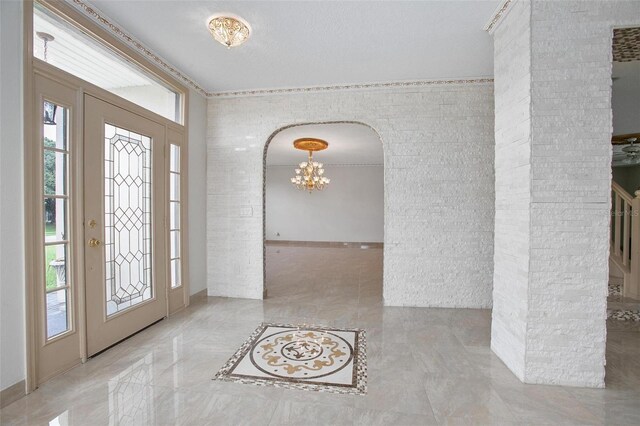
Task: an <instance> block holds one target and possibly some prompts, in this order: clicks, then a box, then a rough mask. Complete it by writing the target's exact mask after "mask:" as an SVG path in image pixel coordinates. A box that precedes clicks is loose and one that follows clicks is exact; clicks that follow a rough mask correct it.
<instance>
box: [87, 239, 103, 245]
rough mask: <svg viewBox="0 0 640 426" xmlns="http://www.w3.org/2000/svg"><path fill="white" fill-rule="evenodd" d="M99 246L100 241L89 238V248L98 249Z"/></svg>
mask: <svg viewBox="0 0 640 426" xmlns="http://www.w3.org/2000/svg"><path fill="white" fill-rule="evenodd" d="M100 244H101V243H100V240H97V239H95V238H91V239H90V240H89V247H98V246H99V245H100Z"/></svg>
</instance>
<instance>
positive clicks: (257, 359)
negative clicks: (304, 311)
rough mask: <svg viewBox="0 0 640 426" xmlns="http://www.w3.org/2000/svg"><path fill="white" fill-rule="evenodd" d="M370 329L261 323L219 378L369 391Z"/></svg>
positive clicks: (354, 392) (285, 385) (322, 389)
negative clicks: (368, 345)
mask: <svg viewBox="0 0 640 426" xmlns="http://www.w3.org/2000/svg"><path fill="white" fill-rule="evenodd" d="M365 346H366V342H365V333H364V330H360V329H337V328H327V327H316V326H308V325H300V326H297V325H288V324H264V323H263V324H261V325H260V326H259V327H258V328H257V329H256V331H254V332H253V334H252V335H251V336H250V337H249V339H248V340H247V341H246V342H245V343H244V344H243V345H242V346H241V347H240V349H238V351H237V352H236V353H235V355H233V357H231V359H230V360H229V361H227V363H226V364H225V365H224V366H223V367H222V368H221V369H220V371H219V372H218V374H216V377H215V379H216V380H226V381H233V382H239V383H252V384H257V385H273V386H279V387H284V388H293V389H306V390H315V391H323V392H335V393H352V394H364V393H366V381H367V366H366V355H365Z"/></svg>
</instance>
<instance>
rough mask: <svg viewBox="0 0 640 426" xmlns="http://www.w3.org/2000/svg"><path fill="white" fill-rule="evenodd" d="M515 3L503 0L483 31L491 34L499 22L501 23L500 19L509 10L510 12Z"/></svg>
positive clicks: (514, 0)
mask: <svg viewBox="0 0 640 426" xmlns="http://www.w3.org/2000/svg"><path fill="white" fill-rule="evenodd" d="M515 2H516V0H504V1H503V2H502V3H501V4H499V5H498V7H497V8H496V10H495V11H494V12H493V14H492V15H491V18H490V19H489V21H488V22H487V23H486V24H485V26H484V28H483V29H484V30H485V31H486V32H488V33H489V34H493V32H494V31H495V30H496V28H497V27H498V25H499V24H500V22H502V19H503V18H504V17H505V16H507V14H508V13H509V10H511V6H512V5H513V3H515Z"/></svg>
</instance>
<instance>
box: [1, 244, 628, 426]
mask: <svg viewBox="0 0 640 426" xmlns="http://www.w3.org/2000/svg"><path fill="white" fill-rule="evenodd" d="M381 261H382V250H380V249H369V250H361V249H353V248H335V249H334V248H329V249H326V248H313V247H309V248H296V247H268V252H267V262H268V271H267V272H268V286H269V288H268V291H269V298H268V299H267V300H265V301H260V300H240V299H224V298H202V299H201V300H198V301H197V302H195V303H194V304H193V305H192V306H191V307H190V308H189V309H188V310H186V311H185V312H183V313H181V314H179V315H176V316H174V317H172V318H170V319H168V320H165V321H162V322H161V323H159V324H157V325H155V326H153V327H151V328H149V329H147V330H145V331H144V332H142V333H140V334H139V335H137V336H135V337H133V338H131V339H129V340H127V341H125V342H124V343H122V344H120V345H118V346H117V347H115V348H112V349H110V350H108V351H107V352H105V353H104V354H102V355H100V356H98V357H96V358H95V359H93V360H91V361H89V362H88V363H86V364H85V365H82V366H80V367H78V368H75V369H73V370H71V371H69V372H68V373H66V374H64V375H63V376H60V377H58V378H56V379H54V380H51V381H50V382H48V383H46V384H45V385H44V386H42V387H41V389H39V390H38V391H36V392H34V393H33V394H32V395H30V396H28V397H26V398H23V399H21V400H19V401H17V402H15V403H14V404H12V405H10V406H8V407H6V408H5V409H3V410H2V413H1V416H2V417H1V421H2V424H3V425H4V424H47V423H48V422H50V421H54V420H55V422H59V424H61V425H63V424H73V425H87V424H91V425H102V424H133V425H144V424H185V425H187V424H188V425H203V424H257V425H264V424H272V425H281V424H287V423H293V424H305V425H309V424H323V425H327V424H331V425H337V424H365V425H372V424H399V425H407V424H410V425H413V424H421V425H422V424H436V423H441V424H444V423H463V424H469V423H476V424H478V423H480V424H487V423H496V424H523V423H526V424H545V423H546V424H558V423H562V424H604V423H606V424H616V425H620V424H625V425H626V424H640V405H639V404H638V401H639V400H640V357H639V356H638V354H639V353H640V329H639V328H638V324H637V323H632V322H629V321H610V323H609V332H608V335H607V339H608V341H607V386H608V388H607V389H606V390H602V389H578V388H566V387H556V386H536V385H523V384H522V383H520V382H519V381H518V380H517V379H516V378H515V377H514V376H513V375H512V374H511V372H510V371H509V370H508V369H507V368H506V367H505V366H504V365H503V363H502V362H501V361H500V360H499V359H497V358H496V356H495V355H493V354H492V353H491V351H490V349H489V341H490V321H491V313H490V311H488V310H471V309H421V308H396V307H383V306H382V288H381V280H382V278H381V277H382V263H381ZM263 321H264V322H284V323H296V324H297V323H303V324H325V325H328V326H335V327H358V328H364V329H366V331H367V361H368V383H367V388H368V389H367V394H366V395H338V394H331V393H321V392H308V391H301V390H291V389H279V388H276V387H258V386H248V385H242V384H237V383H229V382H222V381H216V380H211V377H212V376H213V375H214V374H215V373H216V372H217V371H218V370H219V369H220V367H221V366H222V365H224V363H225V362H226V361H227V360H228V359H229V357H230V356H231V355H232V354H233V353H234V352H235V351H236V349H237V348H238V347H239V346H240V345H241V344H242V343H243V342H244V341H245V339H246V338H247V336H248V335H250V334H251V333H252V331H253V330H254V329H255V327H256V324H259V323H260V322H263Z"/></svg>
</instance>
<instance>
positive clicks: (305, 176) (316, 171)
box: [291, 138, 331, 194]
mask: <svg viewBox="0 0 640 426" xmlns="http://www.w3.org/2000/svg"><path fill="white" fill-rule="evenodd" d="M293 146H294V148H296V149H299V150H301V151H309V160H308V161H303V162H302V163H300V164H299V166H300V168H299V169H296V175H295V176H294V177H292V178H291V183H292V184H294V185H295V186H296V188H298V189H304V190H307V191H309V194H311V192H312V191H313V190H314V189H315V190H317V191H322V190H323V189H324V188H325V186H327V185H329V182H331V179H329V178H327V177H325V176H323V175H324V169H323V168H322V163H318V162H317V161H313V152H314V151H322V150H323V149H327V148H328V147H329V143H328V142H327V141H323V140H322V139H316V138H302V139H296V140H295V141H293Z"/></svg>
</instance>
